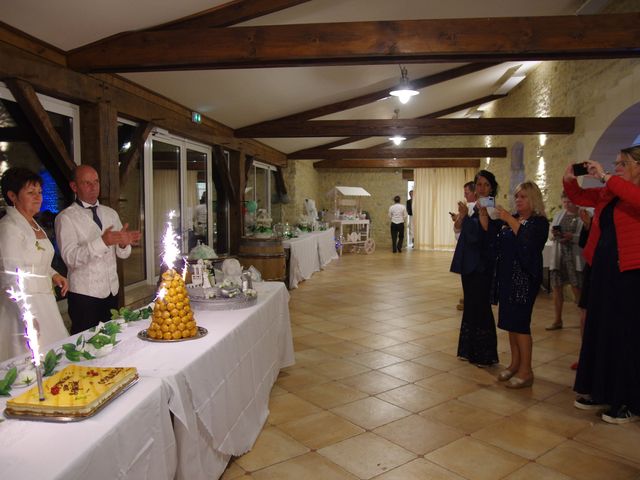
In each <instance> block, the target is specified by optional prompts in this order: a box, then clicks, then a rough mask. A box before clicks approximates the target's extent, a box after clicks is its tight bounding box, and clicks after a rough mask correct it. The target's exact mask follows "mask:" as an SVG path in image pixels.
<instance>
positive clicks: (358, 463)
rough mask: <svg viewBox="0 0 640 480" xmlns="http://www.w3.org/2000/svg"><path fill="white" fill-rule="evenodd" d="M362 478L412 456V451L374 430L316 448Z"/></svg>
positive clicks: (405, 461) (376, 473)
mask: <svg viewBox="0 0 640 480" xmlns="http://www.w3.org/2000/svg"><path fill="white" fill-rule="evenodd" d="M318 453H319V454H320V455H322V456H324V457H326V458H328V459H329V460H331V461H332V462H334V463H336V464H338V465H340V466H341V467H342V468H344V469H345V470H347V471H349V472H351V473H352V474H354V475H356V476H357V477H358V478H361V479H369V478H372V477H374V476H376V475H379V474H381V473H384V472H385V471H387V470H390V469H392V468H394V467H397V466H399V465H403V464H405V463H407V462H409V461H411V460H413V459H414V458H415V455H414V454H412V453H411V452H409V451H407V450H405V449H404V448H401V447H399V446H397V445H395V444H393V443H391V442H389V441H388V440H385V439H384V438H382V437H379V436H378V435H374V434H373V433H363V434H362V435H358V436H356V437H352V438H349V439H347V440H344V441H342V442H340V443H337V444H334V445H331V446H329V447H325V448H322V449H320V450H318Z"/></svg>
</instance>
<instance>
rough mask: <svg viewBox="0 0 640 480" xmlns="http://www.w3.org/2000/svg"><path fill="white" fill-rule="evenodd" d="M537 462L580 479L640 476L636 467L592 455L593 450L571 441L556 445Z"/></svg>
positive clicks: (594, 479) (596, 479) (625, 479)
mask: <svg viewBox="0 0 640 480" xmlns="http://www.w3.org/2000/svg"><path fill="white" fill-rule="evenodd" d="M596 452H597V451H596ZM537 463H539V464H541V465H544V466H546V467H549V468H553V469H554V470H557V471H559V472H561V473H563V474H565V475H568V476H570V477H573V478H578V479H580V480H601V479H615V480H627V479H634V480H637V479H638V478H640V470H639V469H638V468H635V467H632V466H630V465H626V464H624V463H621V462H617V461H615V460H613V459H611V458H605V457H601V456H598V455H594V454H593V452H590V451H584V450H583V449H581V448H580V447H579V445H576V444H575V443H572V442H567V443H565V444H562V445H559V446H557V447H556V448H554V449H553V450H551V451H550V452H549V453H547V454H546V455H543V456H542V457H540V458H539V459H538V460H537Z"/></svg>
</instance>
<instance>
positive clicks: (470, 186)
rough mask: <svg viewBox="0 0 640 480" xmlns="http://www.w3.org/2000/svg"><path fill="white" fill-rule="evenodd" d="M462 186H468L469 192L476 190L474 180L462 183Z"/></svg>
mask: <svg viewBox="0 0 640 480" xmlns="http://www.w3.org/2000/svg"><path fill="white" fill-rule="evenodd" d="M463 188H468V189H469V191H470V192H475V191H476V184H475V182H467V183H465V184H464V185H463Z"/></svg>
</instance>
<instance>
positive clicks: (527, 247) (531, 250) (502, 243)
mask: <svg viewBox="0 0 640 480" xmlns="http://www.w3.org/2000/svg"><path fill="white" fill-rule="evenodd" d="M514 196H515V206H516V214H515V215H511V214H510V213H509V212H508V211H507V210H505V209H504V208H502V207H497V210H498V212H499V214H500V218H501V219H502V220H503V221H504V222H505V223H506V225H504V226H503V227H502V229H501V230H500V233H499V234H498V241H497V244H498V259H497V264H496V280H497V283H496V287H495V288H496V289H495V292H494V293H495V294H497V297H498V298H497V299H498V303H499V308H498V328H501V329H502V330H507V331H508V332H509V346H510V347H511V363H510V364H509V366H508V367H507V368H506V369H505V370H503V371H502V372H500V374H499V375H498V379H499V380H500V381H508V383H507V384H506V386H507V387H508V388H524V387H530V386H531V385H532V384H533V369H532V367H531V354H532V345H533V343H532V339H531V313H532V311H533V304H534V302H535V301H536V296H537V295H538V291H539V290H540V284H541V283H542V250H543V249H544V244H545V243H546V241H547V237H548V232H549V220H547V218H546V216H545V213H544V203H543V202H542V194H541V193H540V189H539V188H538V186H537V185H536V184H535V183H533V182H524V183H521V184H520V185H518V186H517V187H516V190H515V193H514Z"/></svg>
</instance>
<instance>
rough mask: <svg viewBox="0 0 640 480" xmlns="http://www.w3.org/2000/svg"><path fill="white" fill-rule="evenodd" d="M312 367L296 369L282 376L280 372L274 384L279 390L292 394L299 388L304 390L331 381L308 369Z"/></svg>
mask: <svg viewBox="0 0 640 480" xmlns="http://www.w3.org/2000/svg"><path fill="white" fill-rule="evenodd" d="M312 366H313V365H309V366H308V367H302V368H298V369H296V370H292V371H289V372H286V374H284V375H283V374H282V372H280V376H279V377H278V380H277V382H276V385H278V386H279V387H280V388H284V389H285V390H287V391H289V392H293V391H295V390H300V389H301V388H306V387H308V386H310V385H317V384H319V383H326V382H330V381H331V379H330V378H329V377H326V376H324V375H320V374H319V373H316V372H314V371H312V370H310V369H309V367H312Z"/></svg>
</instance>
